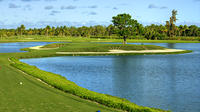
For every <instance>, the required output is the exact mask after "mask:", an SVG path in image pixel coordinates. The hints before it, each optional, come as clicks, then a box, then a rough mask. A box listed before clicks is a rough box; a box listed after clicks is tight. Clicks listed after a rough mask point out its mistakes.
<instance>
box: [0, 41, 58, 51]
mask: <svg viewBox="0 0 200 112" xmlns="http://www.w3.org/2000/svg"><path fill="white" fill-rule="evenodd" d="M51 43H56V42H15V43H0V53H11V52H26V51H21V50H20V49H22V48H27V47H33V46H40V45H46V44H51Z"/></svg>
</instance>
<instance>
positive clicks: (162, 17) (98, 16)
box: [0, 0, 200, 28]
mask: <svg viewBox="0 0 200 112" xmlns="http://www.w3.org/2000/svg"><path fill="white" fill-rule="evenodd" d="M0 7H1V8H0V28H16V27H17V26H19V25H20V24H25V26H26V27H28V28H30V27H32V28H33V27H44V26H46V25H51V26H60V25H67V26H71V25H73V26H83V25H86V26H90V25H97V24H101V25H108V24H110V23H111V20H112V17H113V16H116V15H117V14H119V13H129V14H131V15H132V17H133V18H134V19H136V20H138V21H139V22H140V23H142V24H144V25H148V24H151V23H156V24H164V23H165V21H166V20H168V19H169V17H170V16H171V11H172V10H173V9H176V10H178V15H177V18H178V21H177V25H179V24H187V25H191V24H195V25H198V26H200V0H0Z"/></svg>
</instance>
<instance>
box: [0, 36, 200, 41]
mask: <svg viewBox="0 0 200 112" xmlns="http://www.w3.org/2000/svg"><path fill="white" fill-rule="evenodd" d="M180 38H194V37H180ZM195 38H199V39H200V37H195ZM30 41H32V42H38V41H46V42H53V41H61V42H120V43H122V42H123V39H96V38H87V37H59V36H49V37H47V36H37V35H29V36H22V37H21V36H19V37H17V36H13V37H4V38H2V39H1V38H0V43H1V42H30ZM127 42H130V43H200V41H198V40H193V41H192V40H137V39H136V40H135V39H127Z"/></svg>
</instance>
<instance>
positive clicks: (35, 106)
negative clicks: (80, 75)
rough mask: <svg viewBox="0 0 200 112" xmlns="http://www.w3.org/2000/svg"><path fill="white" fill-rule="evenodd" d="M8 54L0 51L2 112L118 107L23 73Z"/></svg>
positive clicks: (107, 111) (87, 110) (71, 111)
mask: <svg viewBox="0 0 200 112" xmlns="http://www.w3.org/2000/svg"><path fill="white" fill-rule="evenodd" d="M9 55H11V54H3V53H1V54H0V80H1V81H0V112H54V111H56V112H64V111H65V112H96V111H98V110H101V111H103V112H113V111H116V110H114V109H110V108H107V107H105V106H102V105H99V104H97V103H93V102H91V101H87V100H83V99H81V98H79V97H76V96H73V95H71V94H68V93H64V92H62V91H60V90H57V89H55V88H52V87H50V86H48V85H46V84H44V83H42V82H40V81H38V80H37V79H35V78H33V77H31V76H29V75H26V74H24V73H22V72H21V71H19V70H17V69H16V68H13V67H11V66H10V65H9V64H10V63H9V61H8V56H9ZM20 83H21V84H20Z"/></svg>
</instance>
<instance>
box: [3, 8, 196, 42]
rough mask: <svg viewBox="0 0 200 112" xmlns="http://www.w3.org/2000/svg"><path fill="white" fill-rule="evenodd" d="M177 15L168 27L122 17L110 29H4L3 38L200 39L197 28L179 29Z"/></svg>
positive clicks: (192, 26) (174, 11)
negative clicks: (42, 36) (146, 24)
mask: <svg viewBox="0 0 200 112" xmlns="http://www.w3.org/2000/svg"><path fill="white" fill-rule="evenodd" d="M176 15H177V11H176V10H173V11H172V16H171V17H170V20H169V21H166V25H156V24H151V25H148V26H143V25H142V24H140V23H138V22H137V20H134V19H131V16H130V15H129V14H119V15H117V16H114V17H113V20H112V22H113V24H110V25H109V26H102V25H96V26H90V27H87V26H82V27H74V26H71V27H67V26H58V27H50V26H49V25H48V26H46V27H45V28H29V29H26V27H25V26H24V25H21V26H19V27H18V28H17V29H0V37H2V38H3V37H11V36H22V35H44V36H47V37H51V36H59V37H91V38H124V39H126V38H133V39H134V38H143V39H149V40H169V39H171V40H172V39H182V38H183V39H184V37H191V39H192V37H200V27H198V26H196V25H190V26H187V25H179V26H176V25H175V22H176V21H177V19H176Z"/></svg>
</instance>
